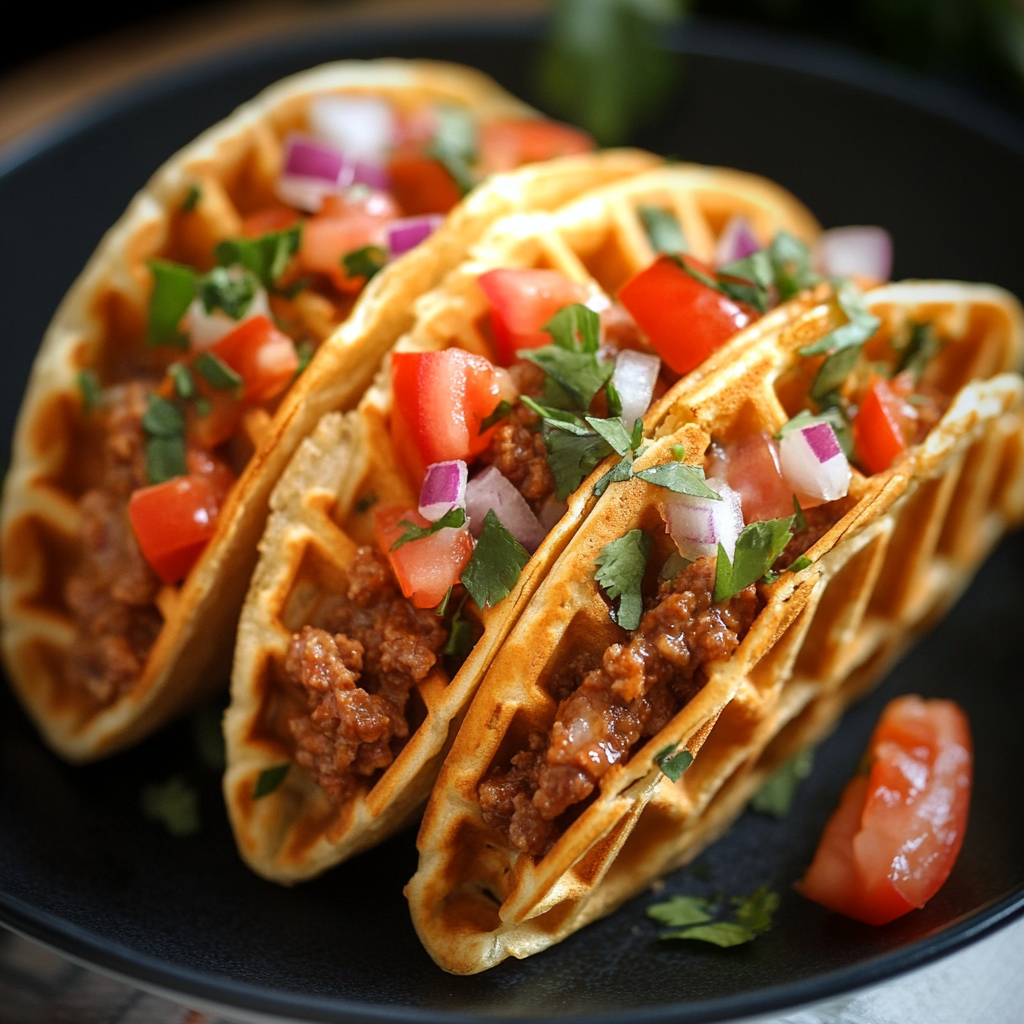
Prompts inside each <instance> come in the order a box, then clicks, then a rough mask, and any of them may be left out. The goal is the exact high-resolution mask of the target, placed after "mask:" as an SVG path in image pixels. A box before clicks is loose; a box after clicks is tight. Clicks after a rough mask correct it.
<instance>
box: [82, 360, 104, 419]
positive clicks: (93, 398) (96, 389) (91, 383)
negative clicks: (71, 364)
mask: <svg viewBox="0 0 1024 1024" xmlns="http://www.w3.org/2000/svg"><path fill="white" fill-rule="evenodd" d="M78 388H79V390H80V391H81V392H82V412H84V413H87V414H88V413H90V412H92V411H93V409H96V408H98V407H99V405H100V403H101V402H102V401H103V386H102V385H101V384H100V377H99V374H98V373H97V372H96V371H95V370H79V371H78Z"/></svg>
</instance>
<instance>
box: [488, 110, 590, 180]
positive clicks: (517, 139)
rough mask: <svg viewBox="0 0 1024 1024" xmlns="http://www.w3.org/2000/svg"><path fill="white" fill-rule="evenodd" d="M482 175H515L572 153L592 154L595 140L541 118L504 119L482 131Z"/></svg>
mask: <svg viewBox="0 0 1024 1024" xmlns="http://www.w3.org/2000/svg"><path fill="white" fill-rule="evenodd" d="M479 145H480V171H481V173H483V174H490V173H492V172H493V171H511V170H512V169H513V168H515V167H518V166H519V165H520V164H532V163H537V162H539V161H541V160H550V159H551V158H552V157H556V156H568V155H570V154H572V153H589V152H590V151H591V150H592V149H593V148H594V140H593V139H592V138H591V137H590V136H589V135H588V134H587V133H586V132H584V131H580V129H579V128H572V127H570V126H569V125H567V124H559V123H558V122H557V121H547V120H544V119H543V118H537V117H502V118H497V119H495V120H493V121H487V122H486V123H484V124H483V125H482V126H481V128H480V144H479Z"/></svg>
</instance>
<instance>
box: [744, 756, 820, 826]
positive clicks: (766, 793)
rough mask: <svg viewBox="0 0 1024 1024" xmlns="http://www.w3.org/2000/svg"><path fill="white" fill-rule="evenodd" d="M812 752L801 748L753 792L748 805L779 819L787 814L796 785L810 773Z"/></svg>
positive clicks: (760, 812) (758, 811)
mask: <svg viewBox="0 0 1024 1024" xmlns="http://www.w3.org/2000/svg"><path fill="white" fill-rule="evenodd" d="M813 766H814V753H813V751H811V750H802V751H800V753H799V754H797V755H796V757H794V758H791V759H790V760H789V761H787V762H786V763H785V764H784V765H782V767H781V768H779V769H778V770H777V771H776V772H775V773H774V774H773V775H772V776H771V778H770V779H768V781H767V782H765V784H764V785H763V786H762V787H761V788H760V789H759V790H758V791H757V792H756V793H755V794H754V796H753V799H751V801H750V806H751V808H752V809H753V810H755V811H757V813H758V814H767V815H770V816H771V817H773V818H778V819H779V820H780V821H781V820H782V819H783V818H785V816H786V815H787V814H789V809H790V807H791V806H792V805H793V797H794V796H796V791H797V787H798V786H799V785H800V783H801V782H802V781H803V780H804V779H806V778H807V776H808V775H810V774H811V768H812V767H813Z"/></svg>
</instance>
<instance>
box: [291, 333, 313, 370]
mask: <svg viewBox="0 0 1024 1024" xmlns="http://www.w3.org/2000/svg"><path fill="white" fill-rule="evenodd" d="M315 351H316V347H315V346H314V344H313V342H311V341H310V340H309V339H308V338H307V339H306V340H305V341H300V342H299V343H298V345H296V346H295V354H296V355H297V356H298V357H299V365H298V366H297V367H296V368H295V376H296V377H298V375H299V374H300V373H302V371H303V370H304V369H305V368H306V367H307V366H309V361H310V360H311V359H312V358H313V353H314V352H315Z"/></svg>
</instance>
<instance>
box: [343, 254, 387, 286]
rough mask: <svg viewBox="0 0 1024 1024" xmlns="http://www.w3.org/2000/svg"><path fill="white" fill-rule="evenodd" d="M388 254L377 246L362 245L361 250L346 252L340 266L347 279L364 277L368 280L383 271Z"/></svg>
mask: <svg viewBox="0 0 1024 1024" xmlns="http://www.w3.org/2000/svg"><path fill="white" fill-rule="evenodd" d="M387 261H388V254H387V253H386V252H385V251H384V250H383V249H382V248H381V247H380V246H379V245H364V246H363V247H362V249H356V250H355V251H354V252H347V253H345V255H344V256H342V257H341V264H342V266H343V267H344V268H345V273H346V274H347V275H348V276H349V278H355V277H365V278H366V280H367V281H369V280H370V278H371V277H373V276H374V274H377V273H379V272H380V271H381V270H383V269H384V264H385V263H387Z"/></svg>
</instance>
